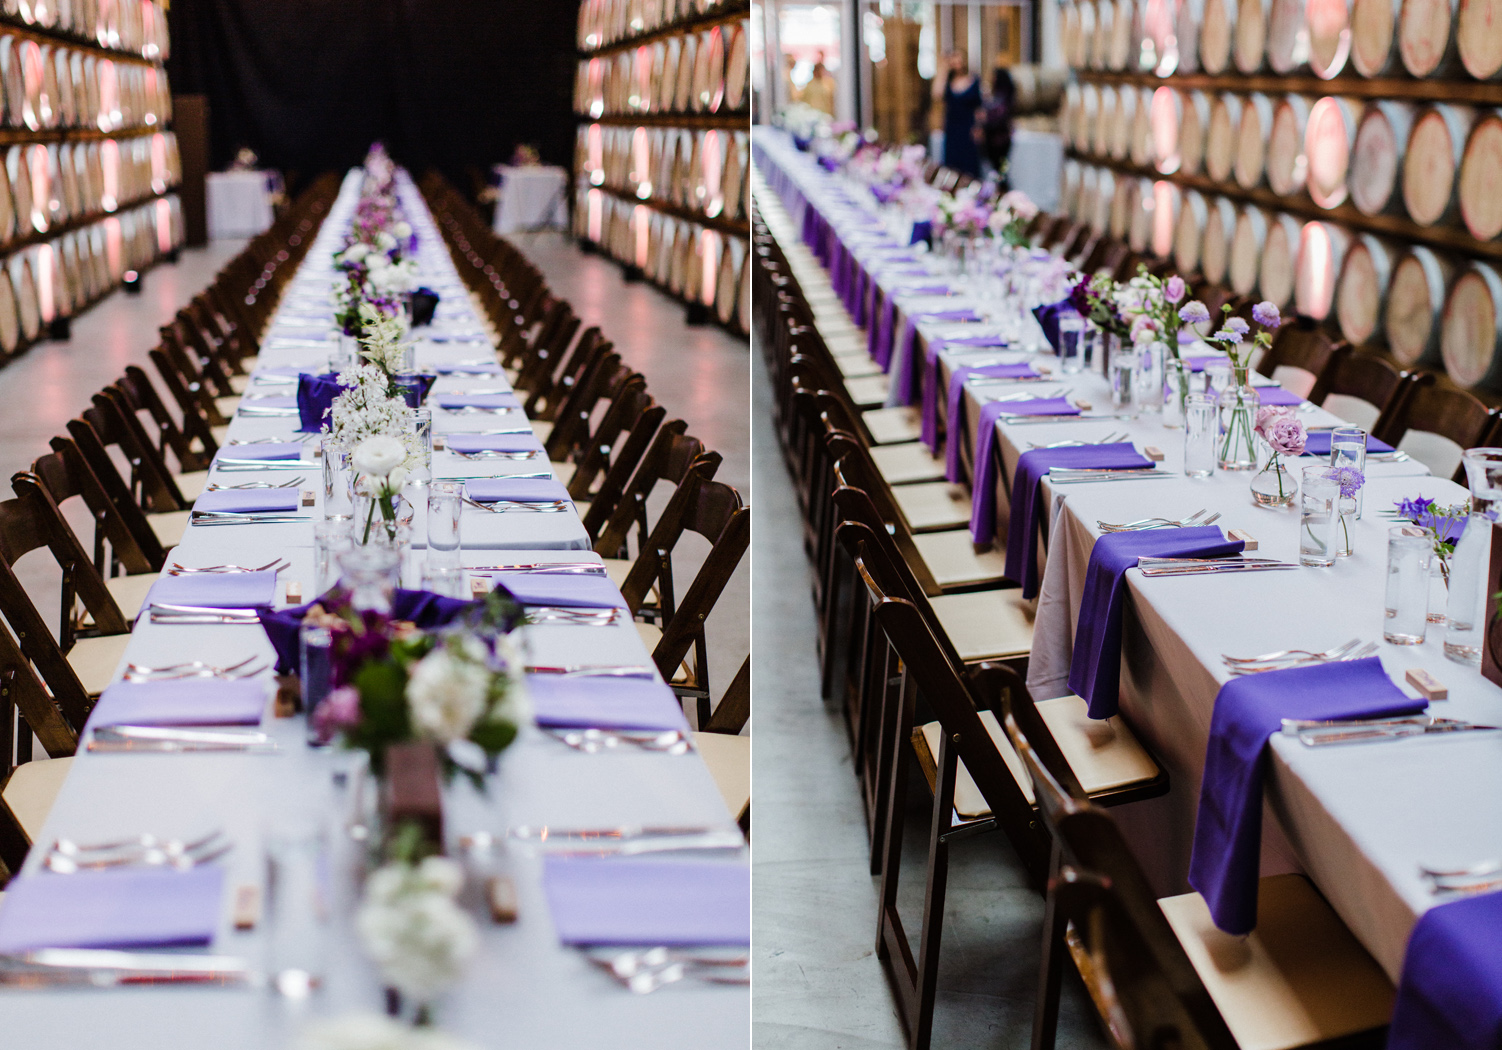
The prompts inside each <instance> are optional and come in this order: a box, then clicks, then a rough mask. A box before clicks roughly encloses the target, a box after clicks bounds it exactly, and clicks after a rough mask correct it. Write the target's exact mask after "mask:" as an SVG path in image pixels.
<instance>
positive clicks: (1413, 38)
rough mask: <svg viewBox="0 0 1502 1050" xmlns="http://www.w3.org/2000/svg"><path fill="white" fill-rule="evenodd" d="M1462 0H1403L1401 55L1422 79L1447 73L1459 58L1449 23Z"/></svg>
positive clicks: (1399, 52) (1407, 68)
mask: <svg viewBox="0 0 1502 1050" xmlns="http://www.w3.org/2000/svg"><path fill="white" fill-rule="evenodd" d="M1457 6H1459V0H1403V6H1402V8H1401V9H1400V10H1399V12H1398V56H1399V57H1400V58H1401V59H1402V60H1403V68H1404V69H1406V70H1408V72H1409V74H1410V75H1412V76H1415V77H1419V78H1420V79H1422V78H1425V77H1432V76H1436V75H1439V74H1443V73H1447V72H1449V71H1450V70H1451V69H1453V68H1454V67H1455V66H1456V65H1457V64H1458V61H1459V58H1458V55H1457V53H1456V47H1455V34H1454V33H1452V32H1450V25H1451V23H1452V22H1453V21H1454V18H1455V9H1456V7H1457Z"/></svg>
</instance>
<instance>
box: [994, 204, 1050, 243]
mask: <svg viewBox="0 0 1502 1050" xmlns="http://www.w3.org/2000/svg"><path fill="white" fill-rule="evenodd" d="M1037 214H1038V206H1037V205H1036V204H1034V203H1033V199H1032V198H1031V197H1029V196H1028V195H1027V194H1025V193H1023V192H1022V191H1021V190H1008V191H1007V192H1006V193H1003V194H1002V195H1001V199H1000V200H998V201H997V202H996V207H995V208H994V209H993V210H992V211H991V215H990V219H989V220H988V223H989V225H990V228H991V232H992V233H993V234H995V235H996V236H997V237H999V238H1001V240H1002V241H1003V242H1005V243H1006V244H1009V245H1011V246H1012V247H1013V248H1021V247H1022V246H1024V245H1025V244H1027V224H1028V223H1030V222H1032V221H1033V219H1034V218H1035V217H1036V216H1037Z"/></svg>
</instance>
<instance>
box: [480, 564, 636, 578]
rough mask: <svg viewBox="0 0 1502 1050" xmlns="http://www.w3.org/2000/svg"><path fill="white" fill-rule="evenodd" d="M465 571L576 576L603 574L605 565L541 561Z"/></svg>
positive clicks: (482, 567) (483, 566) (481, 567)
mask: <svg viewBox="0 0 1502 1050" xmlns="http://www.w3.org/2000/svg"><path fill="white" fill-rule="evenodd" d="M465 571H467V572H474V573H482V572H518V573H526V574H531V573H564V574H568V575H576V576H604V575H605V574H606V573H605V566H603V565H601V564H600V563H599V562H593V561H553V562H548V561H542V562H530V563H525V564H520V565H476V566H475V567H474V568H472V569H467V570H465Z"/></svg>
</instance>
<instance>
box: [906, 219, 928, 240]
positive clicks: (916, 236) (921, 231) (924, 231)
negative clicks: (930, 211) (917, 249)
mask: <svg viewBox="0 0 1502 1050" xmlns="http://www.w3.org/2000/svg"><path fill="white" fill-rule="evenodd" d="M933 235H934V224H933V223H932V222H926V221H925V222H915V223H913V233H912V236H911V237H910V238H909V239H908V243H909V244H917V243H918V242H919V241H924V242H927V241H929V240H932V239H933Z"/></svg>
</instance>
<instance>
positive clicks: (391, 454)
mask: <svg viewBox="0 0 1502 1050" xmlns="http://www.w3.org/2000/svg"><path fill="white" fill-rule="evenodd" d="M410 458H411V454H410V452H409V451H408V449H407V446H406V444H405V443H404V442H402V441H399V440H398V439H396V438H394V437H390V436H388V435H385V434H377V435H375V436H374V437H368V438H366V439H365V440H364V441H362V442H360V444H359V445H358V446H356V447H355V450H354V452H353V453H352V454H351V456H350V466H351V467H352V468H353V469H354V471H355V477H356V481H355V488H356V490H357V491H358V492H359V493H360V494H361V495H363V496H369V497H370V508H369V509H368V510H367V511H366V512H365V524H364V528H363V535H362V536H361V538H360V542H361V543H369V542H370V534H371V530H372V528H373V527H374V526H375V519H376V512H377V511H378V510H379V511H380V514H381V527H382V529H383V531H384V532H385V534H386V538H387V540H388V541H393V540H395V539H396V533H397V522H396V499H397V497H398V496H400V495H401V491H402V486H403V485H404V484H406V482H407V475H408V474H409V473H410V472H411V471H410V469H409V468H408V466H407V462H408V460H409V459H410Z"/></svg>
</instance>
